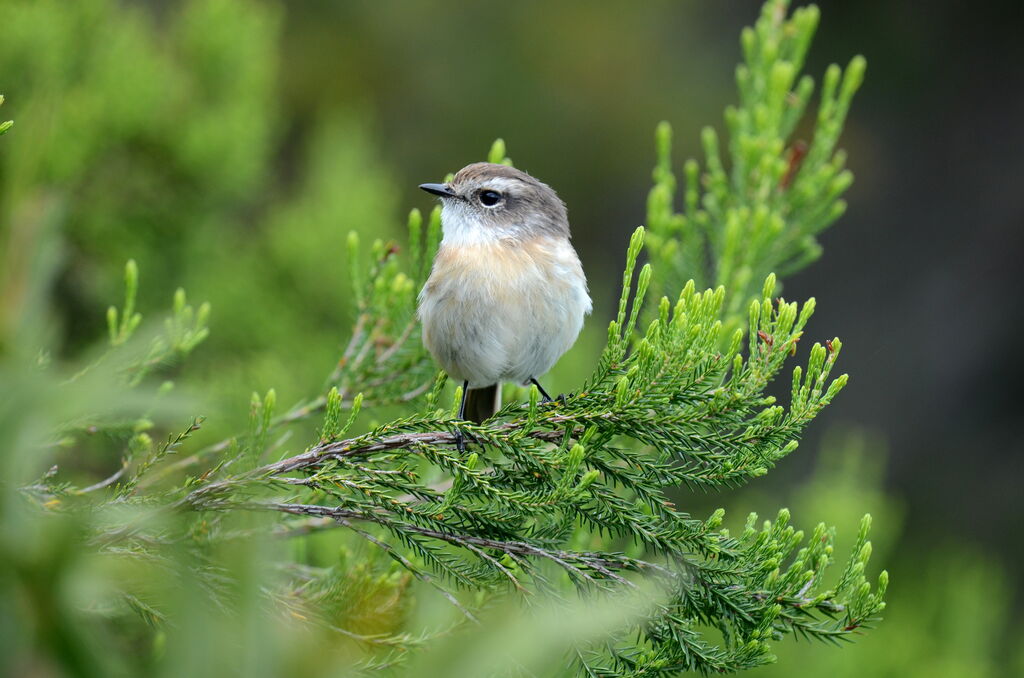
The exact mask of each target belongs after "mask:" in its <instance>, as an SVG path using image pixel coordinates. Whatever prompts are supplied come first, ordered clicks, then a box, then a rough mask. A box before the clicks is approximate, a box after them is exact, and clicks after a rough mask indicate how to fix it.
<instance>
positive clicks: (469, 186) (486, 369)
mask: <svg viewBox="0 0 1024 678" xmlns="http://www.w3.org/2000/svg"><path fill="white" fill-rule="evenodd" d="M420 188H421V189H422V190H424V191H426V192H427V193H431V194H433V195H435V196H438V197H439V198H440V201H441V231H442V237H441V243H440V245H439V247H438V251H437V254H436V256H435V257H434V261H433V266H432V268H431V272H430V275H429V277H428V278H427V280H426V282H425V283H424V285H423V288H422V290H421V291H420V293H419V297H418V307H417V313H418V316H419V319H420V321H421V323H422V329H423V344H424V346H425V347H426V348H427V350H428V351H429V352H430V354H431V355H432V356H433V357H434V359H435V360H436V361H437V363H438V364H439V365H440V366H441V368H442V369H444V371H445V372H447V374H448V376H449V378H451V379H453V380H456V381H457V382H461V383H462V400H461V402H460V404H459V419H461V420H464V421H472V422H475V423H482V422H483V421H484V420H486V419H487V418H489V417H491V416H492V415H493V414H494V413H495V412H497V411H498V409H499V408H500V407H501V385H502V383H504V382H513V383H516V384H520V385H524V386H525V385H529V384H534V385H535V386H536V387H537V389H538V391H539V393H540V395H541V396H542V398H543V399H544V401H545V402H550V401H551V396H550V395H548V393H547V391H545V390H544V388H543V387H542V386H541V384H540V382H539V381H538V380H539V378H540V377H541V376H543V375H544V374H545V373H546V372H547V371H548V370H550V369H551V367H552V366H554V364H555V363H556V362H557V361H558V359H559V358H560V357H561V356H562V354H564V353H565V352H566V351H568V350H569V348H571V347H572V345H573V344H574V343H575V342H576V338H577V337H578V336H579V333H580V331H581V329H582V328H583V321H584V318H585V316H587V315H588V314H589V313H590V312H591V310H592V309H593V303H592V302H591V299H590V294H589V292H588V289H587V279H586V276H585V275H584V272H583V265H582V264H581V262H580V258H579V255H578V254H577V253H576V250H575V249H574V248H573V246H572V243H571V241H570V233H569V217H568V212H567V209H566V206H565V203H563V202H562V200H561V199H560V198H559V197H558V194H556V193H555V191H554V189H552V188H551V187H550V186H548V185H547V184H545V183H543V182H541V181H539V180H538V179H535V178H534V177H532V176H530V175H529V174H527V173H526V172H524V171H522V170H519V169H516V168H514V167H510V166H508V165H500V164H495V163H489V162H477V163H473V164H470V165H467V166H466V167H463V168H462V169H461V170H459V171H458V172H457V173H455V175H454V176H453V178H452V179H451V181H448V182H447V183H443V184H434V183H429V184H421V185H420ZM456 442H457V445H458V447H459V449H460V450H464V441H463V439H462V436H461V433H460V434H457V435H456Z"/></svg>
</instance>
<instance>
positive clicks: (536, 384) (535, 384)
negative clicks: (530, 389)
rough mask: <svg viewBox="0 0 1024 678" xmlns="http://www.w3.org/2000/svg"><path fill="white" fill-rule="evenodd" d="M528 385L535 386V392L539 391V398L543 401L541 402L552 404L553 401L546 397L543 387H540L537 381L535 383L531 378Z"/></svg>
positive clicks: (546, 393)
mask: <svg viewBox="0 0 1024 678" xmlns="http://www.w3.org/2000/svg"><path fill="white" fill-rule="evenodd" d="M530 383H531V384H533V385H534V386H536V387H537V390H538V391H540V397H541V398H543V399H544V400H543V401H542V402H545V403H550V402H554V399H553V398H552V397H551V396H549V395H548V392H547V391H545V390H544V387H543V386H541V385H540V382H539V381H537V380H536V379H534V378H533V377H530Z"/></svg>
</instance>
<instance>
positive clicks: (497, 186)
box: [480, 177, 523, 191]
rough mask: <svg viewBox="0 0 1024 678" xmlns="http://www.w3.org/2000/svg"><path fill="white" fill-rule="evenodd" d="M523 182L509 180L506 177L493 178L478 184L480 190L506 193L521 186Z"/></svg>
mask: <svg viewBox="0 0 1024 678" xmlns="http://www.w3.org/2000/svg"><path fill="white" fill-rule="evenodd" d="M522 183H523V182H521V181H520V180H518V179H510V178H508V177H494V178H493V179H488V180H486V181H482V182H480V188H483V189H491V190H492V191H507V190H509V189H510V188H514V187H516V186H521V185H522Z"/></svg>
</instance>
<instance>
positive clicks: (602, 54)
mask: <svg viewBox="0 0 1024 678" xmlns="http://www.w3.org/2000/svg"><path fill="white" fill-rule="evenodd" d="M759 4H760V3H755V2H708V1H705V2H697V1H694V0H689V1H683V0H674V1H669V0H650V1H648V2H644V3H627V2H605V3H593V2H585V1H583V0H572V1H567V2H558V3H551V2H534V1H532V0H530V1H522V2H515V3H484V2H482V3H452V2H439V1H429V0H424V1H422V2H409V3H392V2H373V1H370V0H364V1H350V2H335V1H328V0H308V1H306V2H295V3H285V2H278V3H275V2H268V1H260V0H191V1H188V2H171V1H169V0H168V1H162V0H152V1H151V2H128V1H126V0H125V1H122V2H116V1H114V0H76V1H75V2H67V1H66V0H35V1H27V0H25V1H22V0H0V92H2V93H3V94H4V95H5V96H6V97H7V102H6V104H5V106H4V108H3V109H2V110H0V117H2V119H4V120H6V119H8V118H13V119H15V120H16V125H15V127H14V128H13V130H12V131H11V132H10V133H8V135H6V136H5V137H4V138H3V141H2V143H0V289H2V290H3V298H2V299H0V350H3V346H4V345H5V344H6V343H7V341H8V339H9V336H8V335H9V333H10V332H12V331H13V328H14V327H15V326H16V325H17V324H18V321H19V318H20V317H22V315H23V314H24V313H26V312H27V311H31V310H32V309H33V308H36V307H38V306H39V304H40V303H41V302H40V300H39V299H36V298H34V297H32V296H31V295H30V294H29V293H28V290H29V289H30V285H29V282H28V281H29V278H30V277H31V275H32V269H33V265H34V263H33V262H36V261H37V260H38V257H40V256H42V255H41V252H43V251H44V250H45V249H46V248H48V247H50V246H51V245H52V244H53V243H58V244H59V259H58V260H57V261H58V264H57V272H58V275H57V278H56V283H55V285H54V286H53V288H52V289H51V290H50V293H49V300H48V301H49V304H48V305H47V304H43V305H42V307H44V308H47V307H49V308H52V312H51V317H50V321H51V323H52V324H51V326H52V327H55V328H57V329H56V331H55V333H56V336H55V341H56V346H58V347H59V348H58V350H57V356H58V358H68V359H70V358H74V357H75V356H79V355H82V354H83V352H86V351H88V350H89V347H90V346H91V345H92V343H93V342H95V341H96V339H97V338H98V337H101V336H102V334H103V332H104V331H105V327H104V320H103V313H102V311H103V309H105V308H106V306H108V305H109V304H111V303H116V302H118V301H119V299H120V297H121V294H122V292H121V287H122V275H121V271H122V268H123V265H124V262H125V260H127V259H129V258H134V259H136V260H137V261H138V262H139V266H140V269H141V271H142V287H141V294H140V305H141V307H142V310H143V311H144V312H147V311H155V310H156V309H162V308H165V307H166V306H167V304H168V302H169V299H170V295H171V293H172V292H173V290H174V288H176V287H178V286H182V287H185V288H186V289H187V290H188V291H189V294H190V296H191V298H193V299H196V300H209V301H210V302H211V304H212V306H213V309H214V311H213V315H212V318H211V331H212V333H211V337H210V339H209V340H208V341H207V342H206V343H205V344H204V345H203V346H202V347H201V348H200V349H199V350H198V351H197V352H196V353H195V355H194V356H193V357H192V358H190V360H189V361H188V362H187V363H186V364H185V365H183V366H182V367H181V368H180V370H179V372H178V374H176V375H175V378H176V379H177V380H178V381H179V382H180V383H181V384H182V385H184V386H186V387H188V388H189V389H191V392H192V393H193V394H197V395H198V396H199V397H201V398H202V402H203V408H204V409H203V413H204V414H207V415H209V424H208V426H207V428H205V429H204V431H203V432H202V434H201V435H203V436H204V440H205V439H206V438H205V437H208V439H209V441H213V440H217V439H219V438H220V437H223V435H225V434H227V433H230V432H232V431H234V430H237V429H238V428H239V427H241V426H243V425H244V421H245V419H246V417H247V416H248V399H247V398H246V397H243V396H244V394H248V393H250V392H251V391H259V392H265V391H266V390H267V389H268V388H271V387H273V388H275V389H276V390H277V393H278V399H279V400H280V401H282V402H284V403H291V402H294V401H296V400H298V399H300V398H302V397H305V396H307V395H309V394H311V393H317V392H318V391H319V389H320V387H321V385H322V383H323V379H324V376H325V375H326V374H327V373H328V372H329V371H330V369H331V368H332V366H333V363H334V361H335V360H336V359H337V355H338V348H339V345H340V344H342V342H344V341H345V339H346V336H345V332H346V330H347V328H348V323H349V320H350V315H349V311H350V298H349V291H348V288H347V287H346V281H347V272H346V270H345V268H346V266H345V254H344V242H345V237H346V234H347V233H348V231H350V230H357V231H359V232H360V233H361V234H363V235H364V236H365V238H366V239H368V240H372V239H373V238H376V237H380V238H384V239H389V238H396V239H399V245H401V244H402V243H401V242H400V239H401V238H402V237H403V228H402V222H403V219H404V213H405V212H406V211H407V210H408V209H409V208H411V207H419V208H421V209H426V208H429V206H430V205H431V202H430V200H429V198H428V196H426V195H424V194H422V193H420V192H419V191H417V190H416V189H415V186H416V185H417V184H418V183H421V182H425V181H438V180H440V179H442V178H443V177H444V175H445V174H447V173H448V172H452V171H455V170H457V169H458V168H459V167H461V166H463V165H465V164H467V163H469V162H472V161H476V160H479V159H481V158H482V157H483V155H484V154H485V152H486V150H487V148H488V146H489V144H490V142H491V141H492V140H493V139H494V138H495V137H502V138H504V139H505V141H506V143H507V144H508V149H509V155H510V156H511V157H512V158H513V160H515V162H516V164H517V166H519V167H521V168H523V169H526V170H527V171H529V172H531V173H533V174H535V175H536V176H538V177H540V178H542V179H543V180H545V181H547V182H548V183H550V184H551V185H552V186H554V187H555V188H556V189H557V190H558V191H559V193H560V195H561V196H562V197H563V199H564V200H565V201H566V203H567V204H568V206H569V210H570V217H571V220H572V224H573V229H574V235H575V242H576V244H577V247H578V249H579V251H580V254H581V257H582V259H583V262H584V266H585V269H586V271H587V274H588V277H589V279H590V282H591V287H592V291H593V292H594V296H595V301H596V304H595V314H594V318H593V319H592V320H591V321H590V322H589V324H588V328H587V330H586V334H585V336H584V337H583V338H582V339H581V341H580V343H579V344H578V345H577V347H576V348H575V349H574V350H573V351H572V352H571V353H570V354H569V355H568V356H567V357H566V358H565V359H564V360H563V361H562V363H561V364H560V365H559V366H558V368H557V369H556V372H555V374H554V376H553V377H552V383H553V388H554V389H555V390H568V389H571V388H573V385H574V384H575V383H578V381H579V380H580V379H581V378H582V377H583V376H584V375H586V374H587V372H588V371H589V368H590V366H591V365H592V363H593V359H594V357H595V356H596V353H597V351H598V348H599V346H600V344H601V342H602V341H603V335H604V328H605V326H606V322H607V319H608V318H609V317H610V316H611V304H612V302H613V298H614V297H615V296H616V294H617V290H616V286H617V283H618V281H617V278H618V276H619V266H620V265H621V259H622V252H623V251H624V247H625V243H626V240H627V237H628V234H629V233H630V232H631V230H632V229H633V228H634V227H635V226H636V225H637V224H639V223H641V222H642V219H643V215H644V206H645V198H646V191H647V190H648V188H649V185H650V179H649V177H650V169H651V166H652V165H653V161H654V153H653V142H652V135H653V129H654V125H655V124H656V123H657V122H658V121H659V120H661V119H666V120H669V121H670V122H671V123H672V125H673V127H674V129H675V132H676V140H677V141H676V151H675V153H676V161H677V163H678V164H679V165H681V162H682V160H683V159H685V158H687V157H690V156H695V155H697V154H698V145H697V142H698V132H699V129H700V127H701V126H703V125H705V124H714V125H715V126H716V127H718V128H719V129H721V127H722V125H721V110H722V108H723V107H724V106H725V105H726V104H728V103H730V102H733V101H734V100H735V94H734V87H733V69H734V67H735V64H736V62H737V61H738V59H739V46H738V40H737V36H738V34H739V30H740V29H741V28H742V27H743V26H745V25H748V24H749V23H751V22H752V21H753V19H754V17H755V16H756V13H757V11H758V8H759ZM820 5H821V7H822V17H823V19H822V26H821V28H820V30H819V34H818V37H817V38H816V40H815V43H814V46H813V47H812V49H811V53H810V59H809V67H808V70H809V72H810V73H812V74H813V75H815V76H816V77H817V76H819V75H820V74H821V73H822V71H823V70H824V67H825V65H827V64H828V63H830V62H832V61H839V62H844V63H845V62H846V61H847V60H848V59H849V58H850V57H851V56H852V55H853V54H855V53H863V54H864V55H865V56H866V57H867V59H868V63H869V69H868V78H867V83H866V85H865V87H864V88H863V90H862V91H861V93H860V94H859V95H858V96H857V97H856V99H855V101H854V107H853V111H852V113H851V115H850V119H849V122H848V125H847V131H846V133H845V137H844V139H845V143H844V144H843V145H844V146H845V147H846V148H847V149H848V151H849V155H850V160H849V165H850V167H851V168H852V170H853V171H854V173H855V175H856V178H857V181H856V183H855V184H854V187H853V189H852V190H851V191H850V193H849V195H848V200H849V203H850V209H849V211H848V213H847V215H846V216H844V217H843V218H842V219H841V220H840V222H839V223H838V225H837V226H835V227H834V228H833V229H832V230H831V231H829V232H827V233H826V234H824V236H823V238H822V242H823V244H824V247H825V254H824V257H823V258H822V259H821V260H820V261H819V262H818V263H816V264H815V265H813V266H812V267H811V268H810V269H808V270H807V271H805V272H803V273H801V274H800V275H799V276H797V277H796V278H794V279H792V280H790V281H788V284H787V289H786V295H787V297H790V298H794V299H799V298H804V297H807V296H811V295H813V296H815V297H817V299H818V302H819V304H818V309H819V311H818V313H817V314H816V316H815V318H814V320H813V322H812V325H811V333H812V334H814V335H816V337H817V336H821V337H824V336H832V335H834V334H838V335H839V336H841V337H842V338H843V339H844V343H845V348H844V353H843V363H844V370H845V371H848V372H850V374H851V376H852V379H851V382H850V387H849V388H848V389H847V391H846V392H844V393H843V395H842V396H841V397H840V398H839V400H838V402H837V403H836V405H835V406H834V407H832V408H830V409H829V411H828V412H826V414H825V415H824V416H823V417H822V420H821V421H819V422H818V423H816V424H815V426H814V428H813V431H812V433H811V435H810V436H809V439H808V441H807V442H806V443H805V444H804V449H802V450H801V451H800V452H799V453H798V454H795V455H793V456H792V457H789V458H788V459H787V460H786V461H785V462H784V463H783V464H782V466H781V467H780V468H779V470H778V471H777V472H775V473H773V474H771V475H770V476H769V477H767V478H765V479H764V481H763V482H761V483H756V484H755V485H754V486H753V487H751V488H750V489H749V490H748V491H747V492H746V493H745V494H744V495H743V496H742V498H741V499H740V500H736V499H734V498H733V497H731V496H730V497H729V498H728V500H726V499H725V498H723V497H718V496H710V497H708V496H700V497H689V496H683V497H682V498H681V499H680V502H681V504H680V505H681V506H684V507H686V508H688V509H692V510H694V511H695V512H696V511H700V510H704V509H707V508H708V507H713V506H717V505H718V504H720V503H723V502H725V503H726V505H727V506H729V508H730V511H731V512H732V513H733V514H734V515H739V514H740V509H746V508H748V507H749V508H751V509H756V510H759V511H760V512H761V513H762V514H766V515H770V514H771V513H773V512H774V510H775V509H776V508H777V507H778V506H781V505H791V506H792V508H793V509H794V510H795V512H796V515H797V516H800V515H801V514H806V515H807V516H808V517H812V516H813V518H814V519H818V518H820V519H822V520H829V521H833V522H835V523H837V524H838V525H839V526H840V534H844V535H852V534H853V533H854V532H855V531H856V529H855V524H856V520H857V519H858V518H859V516H860V515H861V514H862V513H863V512H865V511H869V512H871V513H872V514H873V515H874V517H875V525H876V533H875V534H874V537H873V539H874V541H875V545H876V556H875V557H876V559H877V560H876V561H875V562H878V563H882V564H884V565H885V566H886V567H888V569H889V570H890V571H891V572H892V574H893V582H894V584H893V587H892V589H891V591H892V593H891V601H890V605H889V610H888V612H887V615H886V620H885V622H884V624H883V625H882V627H881V629H880V630H879V631H876V632H873V633H871V634H868V636H867V637H866V638H865V639H864V640H862V641H859V642H858V643H856V644H854V645H853V646H850V647H846V648H844V649H842V650H841V651H837V650H835V649H833V648H828V647H819V646H817V645H810V644H807V643H794V642H792V641H788V642H787V643H785V644H784V647H783V648H782V651H781V656H780V661H781V663H780V665H779V666H778V667H772V668H766V669H763V670H759V672H760V673H761V674H762V675H766V676H767V675H792V670H793V667H797V666H798V667H800V669H799V671H800V672H801V675H824V674H825V673H826V672H828V673H830V674H832V675H836V676H843V675H865V676H868V675H870V676H876V675H877V676H917V675H920V676H999V675H1020V673H1019V672H1024V659H1022V657H1024V653H1022V651H1021V650H1020V647H1019V644H1018V643H1019V641H1021V640H1024V635H1022V626H1021V622H1022V620H1021V615H1020V613H1019V608H1020V603H1021V593H1022V590H1021V587H1020V586H1019V583H1020V581H1021V576H1022V574H1024V566H1022V565H1021V562H1022V558H1024V548H1022V546H1021V540H1020V529H1021V525H1022V524H1024V493H1022V492H1020V490H1019V483H1020V481H1019V479H1020V478H1021V476H1022V473H1024V462H1022V459H1024V443H1022V438H1021V435H1020V428H1019V424H1018V423H1019V420H1020V418H1019V411H1020V410H1019V407H1020V398H1019V396H1018V394H1017V389H1016V388H1015V386H1016V384H1018V383H1019V380H1020V378H1021V376H1022V369H1024V366H1022V364H1021V359H1020V355H1021V353H1020V351H1018V350H1016V344H1017V341H1016V338H1017V336H1018V334H1019V330H1020V325H1021V319H1020V318H1021V316H1020V313H1019V308H1020V305H1019V298H1018V295H1016V293H1015V292H1014V288H1015V283H1016V281H1017V270H1016V269H1017V262H1018V259H1019V256H1020V254H1021V253H1022V250H1024V248H1022V247H1021V246H1022V245H1024V242H1022V237H1024V236H1022V234H1024V229H1022V226H1024V194H1022V193H1021V191H1020V190H1019V186H1018V185H1019V183H1020V178H1021V176H1024V174H1022V172H1024V164H1022V163H1024V160H1022V158H1024V156H1022V154H1021V153H1020V152H1019V149H1021V148H1024V127H1021V126H1020V124H1019V123H1020V120H1022V119H1024V91H1022V90H1021V89H1020V88H1019V86H1017V85H1018V83H1019V75H1020V72H1019V71H1020V67H1021V64H1022V63H1024V46H1022V43H1021V42H1020V41H1019V40H1017V36H1016V32H1017V27H1018V26H1019V22H1016V23H1015V22H1014V21H1013V20H1011V12H1013V11H1014V9H1015V7H1014V5H1013V4H1011V3H1008V2H1007V3H998V2H996V3H987V4H985V6H984V7H981V6H979V7H968V6H966V5H964V4H962V3H931V4H929V5H928V7H927V8H923V7H921V6H919V5H917V4H915V3H908V2H895V3H884V4H883V3H876V4H868V5H864V4H863V3H839V2H824V3H820ZM549 390H550V389H549ZM2 397H4V398H10V397H12V396H11V393H9V392H8V393H7V394H6V395H3V396H2ZM819 451H820V452H819ZM111 461H112V460H93V461H91V462H88V463H95V464H97V465H98V466H100V467H102V465H103V464H104V463H107V464H109V463H110V462H111ZM787 667H788V668H787ZM182 675H184V674H182Z"/></svg>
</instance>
